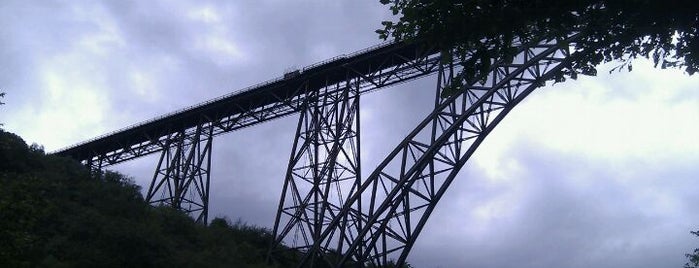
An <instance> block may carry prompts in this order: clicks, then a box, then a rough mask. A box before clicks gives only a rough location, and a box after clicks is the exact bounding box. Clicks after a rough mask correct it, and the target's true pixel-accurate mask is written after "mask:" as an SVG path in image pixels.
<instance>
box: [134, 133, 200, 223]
mask: <svg viewBox="0 0 699 268" xmlns="http://www.w3.org/2000/svg"><path fill="white" fill-rule="evenodd" d="M212 130H213V126H211V125H208V126H202V125H200V126H198V127H197V128H196V130H195V131H194V133H186V132H180V133H174V134H173V135H172V137H170V139H169V141H171V143H170V144H168V149H167V150H163V151H162V153H161V155H160V160H159V161H158V166H157V168H156V170H155V174H154V175H153V180H152V181H151V184H150V187H149V188H148V194H147V195H146V201H148V202H149V203H150V204H153V205H166V206H171V207H173V208H176V209H179V210H182V211H184V212H186V213H188V214H190V215H191V216H192V217H194V219H196V221H197V222H201V223H206V222H207V219H208V214H209V213H208V211H209V205H208V204H209V181H210V174H211V173H210V172H209V171H210V170H211V146H212V144H211V143H212V141H213V132H212Z"/></svg>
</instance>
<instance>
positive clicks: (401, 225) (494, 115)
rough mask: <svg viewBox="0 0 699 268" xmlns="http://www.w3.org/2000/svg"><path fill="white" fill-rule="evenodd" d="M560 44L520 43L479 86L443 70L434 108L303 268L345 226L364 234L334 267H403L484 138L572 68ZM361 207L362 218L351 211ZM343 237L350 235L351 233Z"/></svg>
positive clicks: (449, 68)
mask: <svg viewBox="0 0 699 268" xmlns="http://www.w3.org/2000/svg"><path fill="white" fill-rule="evenodd" d="M572 41H574V38H570V39H567V40H563V41H561V42H557V41H556V40H551V41H544V42H541V43H537V44H518V45H517V46H516V49H517V51H518V54H517V55H516V56H515V57H514V58H513V59H512V60H511V61H504V60H502V59H499V60H498V59H493V62H492V63H493V65H492V67H491V69H490V70H489V71H488V73H487V74H485V75H484V76H483V77H481V78H480V79H478V80H477V81H463V80H460V79H459V78H456V79H454V77H455V76H454V75H453V74H454V73H459V69H455V68H457V67H458V66H460V65H459V64H458V63H446V65H443V66H442V68H440V75H439V78H438V90H439V93H438V94H439V96H441V97H443V98H441V97H438V99H437V101H436V104H437V105H436V107H435V109H434V110H433V111H432V112H431V113H430V114H429V115H428V116H427V117H426V118H425V119H424V120H423V121H422V122H421V123H420V124H419V125H418V126H417V127H416V128H415V129H414V130H413V131H412V132H411V133H410V134H408V136H407V137H406V138H405V139H404V140H403V141H402V142H401V143H400V144H399V145H398V146H397V147H396V148H395V149H394V150H393V151H392V152H391V153H390V154H389V156H388V157H387V158H386V159H385V160H384V161H383V162H381V164H379V166H378V167H377V168H376V169H375V170H374V172H372V173H371V175H370V176H369V177H368V178H366V181H364V182H363V183H362V185H361V186H360V188H359V189H358V191H356V192H355V193H354V194H353V195H351V196H350V197H349V198H348V200H347V201H346V202H345V206H344V207H343V208H342V209H341V210H340V211H339V213H338V214H337V216H336V217H335V218H334V219H333V220H332V221H331V222H330V223H329V226H327V227H326V228H325V230H324V232H323V233H322V234H321V236H320V237H318V238H317V239H316V240H315V244H314V245H313V247H311V249H310V250H309V251H308V253H307V254H306V256H304V258H303V260H302V261H301V264H300V265H299V267H305V266H306V265H308V264H309V263H311V262H310V261H311V260H312V259H313V258H314V257H315V256H316V255H317V252H318V251H323V250H327V249H326V248H327V245H328V243H327V241H328V240H329V239H330V237H332V234H333V233H335V232H337V230H339V229H340V228H341V226H342V223H343V222H344V221H346V220H347V219H354V220H357V219H360V220H361V221H362V222H361V223H360V224H359V225H361V226H362V227H361V228H358V229H357V233H356V234H349V235H350V236H353V237H355V239H354V240H353V241H352V243H350V244H349V246H348V247H345V248H342V249H338V250H337V251H338V253H339V254H342V258H340V259H337V260H328V261H330V262H333V261H334V262H333V263H332V265H331V266H332V267H348V266H350V267H354V266H369V267H386V266H389V264H390V263H391V262H392V261H391V259H394V260H395V265H396V267H401V266H402V265H403V263H404V262H405V260H406V258H407V256H408V253H409V252H410V249H411V248H412V247H413V245H414V243H415V241H416V239H417V236H418V235H419V233H420V232H421V231H422V229H423V227H424V226H425V223H426V221H427V219H428V218H429V216H430V215H431V213H432V211H433V210H434V208H435V206H436V204H437V202H438V201H439V200H440V198H441V197H442V196H443V194H444V192H445V191H446V189H447V188H448V187H449V185H450V184H451V182H452V181H453V180H454V178H455V177H456V175H457V174H458V172H459V170H460V169H461V167H463V165H464V164H465V163H466V161H467V160H468V159H469V158H470V157H471V155H472V154H473V152H474V151H475V150H476V148H477V147H478V146H479V145H480V144H481V142H482V141H483V139H484V138H485V137H486V136H487V135H488V134H489V133H490V132H491V131H492V130H493V128H494V127H495V126H496V125H497V124H498V123H499V122H500V121H501V120H502V119H503V118H504V117H505V116H506V115H507V114H508V113H509V112H510V111H511V110H512V109H513V108H514V106H515V105H517V104H518V103H519V102H521V101H522V100H523V99H524V98H525V97H526V96H527V95H529V93H531V92H532V91H533V90H534V89H535V88H537V87H540V86H543V85H544V84H545V82H546V81H549V80H551V79H552V78H553V77H554V76H555V75H558V74H560V71H561V70H562V68H564V67H565V66H567V64H568V62H567V60H568V58H569V51H568V46H569V44H570V42H572ZM359 200H363V201H362V202H365V203H367V204H366V207H364V209H366V210H365V211H362V213H361V215H366V216H365V217H364V216H362V217H357V216H356V215H357V213H356V212H354V208H353V205H354V203H355V202H357V201H359ZM344 231H353V230H352V229H347V230H344Z"/></svg>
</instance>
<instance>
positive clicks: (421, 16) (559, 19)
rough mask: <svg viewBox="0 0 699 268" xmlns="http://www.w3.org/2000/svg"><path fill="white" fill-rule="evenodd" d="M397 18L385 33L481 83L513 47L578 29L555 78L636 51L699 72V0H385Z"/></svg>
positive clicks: (587, 71)
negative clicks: (435, 54) (435, 52)
mask: <svg viewBox="0 0 699 268" xmlns="http://www.w3.org/2000/svg"><path fill="white" fill-rule="evenodd" d="M380 1H381V3H382V4H384V5H388V6H389V8H390V10H391V11H392V12H393V14H394V15H396V16H397V21H384V22H382V24H383V29H379V30H377V33H378V34H379V35H380V37H381V38H383V39H388V38H391V37H392V38H395V39H397V40H416V39H419V40H423V41H425V42H429V43H432V44H435V45H437V46H439V47H440V48H441V50H442V51H444V52H451V53H448V54H447V55H450V56H453V57H459V59H460V60H462V62H464V64H463V67H464V69H463V71H462V72H461V74H460V76H461V78H463V79H464V80H465V81H467V82H469V81H476V80H474V79H478V78H479V77H481V75H483V74H485V73H486V72H487V70H488V69H489V67H490V65H491V63H492V62H491V59H493V58H500V59H508V58H511V57H513V56H514V54H515V51H514V50H513V48H512V47H511V45H512V43H514V42H515V41H521V42H522V43H528V42H537V41H540V40H563V39H565V38H566V37H569V36H571V35H573V34H579V35H580V38H579V39H578V40H577V41H576V42H575V46H574V52H575V54H574V55H575V56H574V58H573V59H572V61H571V65H570V66H567V67H566V68H564V69H563V71H562V72H561V74H560V75H559V76H558V77H556V80H557V81H563V80H565V78H566V77H569V78H573V79H575V78H576V77H577V75H578V74H584V75H595V74H596V73H597V69H596V66H598V65H599V64H600V63H603V62H610V61H619V62H621V64H620V65H618V66H617V68H615V69H621V68H622V67H624V68H626V69H628V70H629V71H630V70H631V69H632V61H633V59H635V58H637V57H639V56H640V57H645V58H649V59H652V60H653V62H654V63H655V66H656V67H658V66H659V67H661V68H668V67H677V68H683V69H684V71H685V72H686V73H688V74H690V75H692V74H694V73H695V72H697V71H699V31H698V30H697V27H699V1H695V0H666V1H657V0H557V1H546V0H380Z"/></svg>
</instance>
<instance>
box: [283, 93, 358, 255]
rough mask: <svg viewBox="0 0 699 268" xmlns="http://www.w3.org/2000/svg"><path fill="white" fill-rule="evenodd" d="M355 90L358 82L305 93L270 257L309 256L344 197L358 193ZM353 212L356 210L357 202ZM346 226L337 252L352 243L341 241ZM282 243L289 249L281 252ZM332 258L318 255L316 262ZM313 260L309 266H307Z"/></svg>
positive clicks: (325, 252)
mask: <svg viewBox="0 0 699 268" xmlns="http://www.w3.org/2000/svg"><path fill="white" fill-rule="evenodd" d="M359 86H360V81H359V80H357V79H348V80H346V82H345V83H342V84H335V85H329V86H326V87H325V88H323V89H322V90H318V91H314V92H310V93H308V97H307V98H306V99H307V102H306V103H305V104H304V106H303V109H302V111H301V114H300V117H299V121H298V127H297V129H296V136H295V139H294V145H293V148H292V153H291V156H290V159H289V166H288V168H287V172H286V176H285V179H284V186H283V190H282V194H281V198H280V201H279V208H278V211H277V216H276V219H275V222H274V229H273V234H274V238H275V240H274V241H273V243H272V246H271V247H270V254H272V253H274V252H275V251H277V250H281V249H282V248H284V249H289V248H290V249H293V250H298V251H301V252H305V251H308V249H309V248H310V247H311V246H312V245H313V244H314V242H315V241H316V240H317V239H318V237H319V236H320V234H321V233H322V232H323V231H324V230H325V228H326V227H327V226H328V223H330V221H331V220H332V219H333V218H334V217H335V216H336V215H337V213H338V212H339V210H340V209H341V208H342V207H343V206H344V201H345V199H346V198H347V196H349V195H351V194H353V193H354V191H356V190H357V188H358V187H359V185H360V181H361V180H360V172H361V170H360V161H359V155H360V152H359V141H360V139H359V94H360V87H359ZM353 207H354V208H355V209H360V208H361V201H357V202H355V204H353ZM347 225H353V223H347V222H344V223H342V224H341V225H340V226H339V228H338V230H339V232H338V233H337V234H336V236H334V238H335V239H334V242H333V246H334V247H335V248H340V249H341V248H344V247H346V246H347V245H348V244H349V243H350V242H351V241H352V240H353V239H354V238H353V237H347V236H344V232H342V230H343V229H345V228H346V227H347ZM284 242H287V243H289V245H287V246H285V247H281V244H282V243H284ZM332 254H335V253H334V252H330V251H328V250H326V249H321V250H320V251H318V255H320V256H319V257H318V258H317V259H319V260H322V259H325V258H324V257H323V256H324V255H332ZM338 257H340V256H338V255H337V254H335V258H338ZM315 260H316V258H315V257H313V258H312V259H311V260H310V263H311V265H313V264H314V262H315Z"/></svg>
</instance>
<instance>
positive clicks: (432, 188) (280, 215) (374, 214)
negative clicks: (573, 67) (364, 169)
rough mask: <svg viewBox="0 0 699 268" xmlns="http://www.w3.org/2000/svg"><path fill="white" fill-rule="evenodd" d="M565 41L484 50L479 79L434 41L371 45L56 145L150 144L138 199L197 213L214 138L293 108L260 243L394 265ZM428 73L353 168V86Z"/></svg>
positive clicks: (114, 158)
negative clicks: (412, 123)
mask: <svg viewBox="0 0 699 268" xmlns="http://www.w3.org/2000/svg"><path fill="white" fill-rule="evenodd" d="M571 41H574V37H571V39H569V40H564V41H561V42H557V41H555V40H553V41H545V42H540V43H537V44H517V45H515V47H516V48H517V51H518V55H517V56H516V57H514V59H512V60H511V61H509V62H505V61H503V60H497V59H493V65H492V68H491V69H490V71H489V72H488V74H487V75H486V76H485V77H482V79H479V80H478V81H460V80H459V78H458V77H456V76H455V74H457V73H459V71H460V70H461V69H460V68H461V67H462V66H461V62H460V61H458V60H456V59H453V58H451V57H447V58H449V59H451V61H448V60H444V59H443V58H442V57H441V54H440V53H439V51H436V50H435V49H434V47H431V46H427V45H425V44H423V43H409V44H406V43H394V44H388V45H382V46H379V47H375V48H372V49H369V50H365V51H361V52H359V53H355V54H352V55H349V56H340V57H336V58H334V59H331V60H329V61H326V62H322V63H319V64H316V65H312V66H309V67H306V68H304V69H302V70H298V71H294V72H291V73H288V74H287V75H285V76H284V77H282V78H278V79H275V80H272V81H269V82H265V83H262V84H259V85H256V86H253V87H250V88H248V89H245V90H242V91H239V92H235V93H233V94H230V95H227V96H223V97H221V98H217V99H214V100H211V101H208V102H206V103H202V104H200V105H197V106H194V107H190V108H188V109H185V110H182V111H178V112H176V113H172V114H169V115H166V116H163V117H160V118H157V119H154V120H151V121H148V122H145V123H142V124H139V125H136V126H132V127H129V128H127V129H124V130H121V131H118V132H115V133H112V134H109V135H106V136H103V137H99V138H96V139H94V140H91V141H88V142H85V143H83V144H79V145H76V146H73V147H71V148H67V149H64V150H61V151H59V152H57V154H59V155H65V156H71V157H73V158H76V159H78V160H82V161H84V162H85V163H86V164H87V165H89V166H91V167H92V168H95V169H101V168H103V167H104V166H109V165H113V164H117V163H120V162H124V161H128V160H130V159H134V158H137V157H141V156H144V155H148V154H152V153H157V152H160V153H161V156H160V158H159V161H158V166H157V168H156V171H155V174H154V176H153V180H152V182H151V185H150V187H149V189H148V194H147V197H146V198H147V200H148V201H149V202H151V203H152V204H164V205H168V206H173V207H175V208H178V209H181V210H183V211H186V212H188V213H190V214H191V215H192V216H193V217H194V218H195V219H196V220H197V221H199V222H202V223H206V222H207V218H208V200H209V181H210V170H211V153H212V142H213V138H214V137H215V136H217V135H220V134H223V133H227V132H231V131H234V130H237V129H240V128H244V127H248V126H252V125H255V124H258V123H261V122H265V121H268V120H271V119H275V118H279V117H282V116H286V115H289V114H293V113H297V112H298V113H300V118H299V121H298V127H297V130H296V135H295V140H294V145H293V149H292V152H291V156H290V159H289V165H288V168H287V172H286V175H285V177H284V186H283V191H282V194H281V198H280V201H279V207H278V211H277V216H276V218H275V223H274V229H273V233H274V237H275V240H274V241H273V243H272V245H271V247H270V252H274V251H275V250H277V249H281V248H288V247H290V248H293V249H296V250H299V251H300V252H303V253H304V254H305V255H304V257H303V259H302V262H301V263H300V264H299V267H308V266H312V267H316V266H323V267H325V266H329V267H347V266H352V267H353V266H370V267H383V266H387V265H389V263H390V261H391V259H393V258H395V259H396V261H397V264H398V265H399V266H400V265H402V264H403V263H404V262H405V260H406V258H407V256H408V253H409V252H410V249H411V248H412V247H413V245H414V243H415V241H416V239H417V236H418V235H419V233H420V232H421V230H422V229H423V227H424V226H425V224H426V222H427V219H428V218H429V216H430V214H431V213H432V211H433V210H434V208H435V206H436V204H437V202H438V201H439V200H440V198H441V197H442V196H443V195H444V193H445V191H446V189H447V188H448V187H449V185H450V184H451V182H452V181H453V180H454V178H455V176H456V175H457V174H458V172H459V170H460V169H461V167H462V166H463V165H464V164H465V163H466V161H467V160H468V159H469V158H470V157H471V155H472V154H473V152H474V151H475V149H476V148H477V147H478V146H479V145H480V143H481V142H482V141H483V139H484V138H485V137H486V136H487V135H488V133H490V131H492V129H493V128H494V127H495V126H496V125H497V124H498V123H499V122H500V121H501V120H502V119H503V118H504V117H505V116H506V115H507V114H508V113H509V112H510V111H511V110H512V108H513V107H514V106H515V105H516V104H518V103H519V102H520V101H522V99H524V98H525V97H526V96H527V95H528V94H529V93H531V92H532V91H533V90H534V89H535V88H537V87H539V86H542V85H544V84H545V82H546V81H548V80H550V78H551V77H553V76H554V75H557V74H559V72H560V70H561V69H562V68H563V67H564V66H566V64H567V59H568V58H569V51H568V49H569V44H570V43H571ZM435 73H438V78H437V93H436V97H435V108H434V110H433V111H432V112H431V113H430V114H429V115H428V116H427V117H426V118H425V119H424V120H423V121H422V122H421V123H420V124H419V125H418V126H417V127H416V128H415V129H414V130H413V131H412V132H411V133H410V134H408V136H407V137H406V138H405V139H404V140H403V141H402V142H401V143H400V144H399V145H398V146H397V147H396V148H395V149H394V150H393V151H392V152H391V153H390V154H389V155H388V156H387V157H386V158H385V160H384V161H383V162H381V164H380V165H379V166H378V167H377V168H376V169H375V170H374V171H373V172H372V173H371V175H370V176H369V177H368V178H366V179H362V178H361V176H360V174H361V168H360V161H359V155H360V152H359V150H360V149H359V147H360V135H359V99H360V98H359V96H360V94H362V93H366V92H370V91H372V90H375V89H378V88H382V87H385V86H388V85H392V84H396V83H401V82H405V81H409V80H411V79H414V78H418V77H422V76H426V75H431V74H435ZM455 81H459V82H458V83H455ZM287 244H290V245H287ZM282 245H284V246H282Z"/></svg>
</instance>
